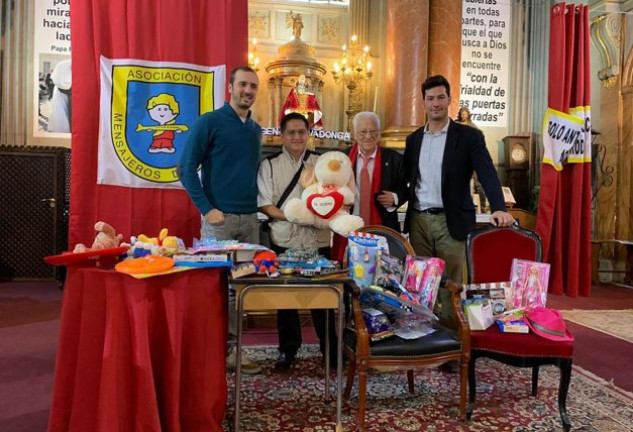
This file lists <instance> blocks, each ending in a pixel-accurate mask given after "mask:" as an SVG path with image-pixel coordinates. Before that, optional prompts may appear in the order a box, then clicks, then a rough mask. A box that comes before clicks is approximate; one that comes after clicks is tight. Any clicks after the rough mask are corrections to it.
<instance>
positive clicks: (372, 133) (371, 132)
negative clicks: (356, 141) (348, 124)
mask: <svg viewBox="0 0 633 432" xmlns="http://www.w3.org/2000/svg"><path fill="white" fill-rule="evenodd" d="M378 132H380V131H377V130H362V131H358V136H373V137H375V136H378Z"/></svg>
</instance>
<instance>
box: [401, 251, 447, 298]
mask: <svg viewBox="0 0 633 432" xmlns="http://www.w3.org/2000/svg"><path fill="white" fill-rule="evenodd" d="M443 272H444V261H443V260H441V259H439V258H423V257H412V256H407V258H406V261H405V273H404V279H403V281H402V282H403V283H402V284H403V285H404V288H405V289H406V290H407V291H408V292H409V293H411V294H412V295H413V296H414V297H416V299H417V300H418V303H419V304H421V305H424V306H426V307H428V308H429V309H431V310H433V305H434V304H435V299H436V297H437V290H438V289H439V287H440V280H441V279H442V273H443Z"/></svg>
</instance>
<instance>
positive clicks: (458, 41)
mask: <svg viewBox="0 0 633 432" xmlns="http://www.w3.org/2000/svg"><path fill="white" fill-rule="evenodd" d="M449 11H450V12H449ZM461 58H462V0H431V1H430V10H429V58H428V69H427V70H428V76H433V75H444V76H445V77H446V79H448V82H449V83H450V84H451V98H452V103H451V106H450V108H449V115H450V116H451V118H455V116H457V111H459V84H460V82H459V80H460V64H461ZM420 84H421V82H420Z"/></svg>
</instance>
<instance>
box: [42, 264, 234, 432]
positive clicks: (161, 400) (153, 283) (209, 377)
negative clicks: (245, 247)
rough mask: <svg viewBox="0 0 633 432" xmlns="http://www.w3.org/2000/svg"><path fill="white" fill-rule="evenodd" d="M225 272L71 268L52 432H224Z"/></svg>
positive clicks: (55, 389) (211, 270)
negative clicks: (135, 274) (138, 274)
mask: <svg viewBox="0 0 633 432" xmlns="http://www.w3.org/2000/svg"><path fill="white" fill-rule="evenodd" d="M226 296H227V278H226V274H225V270H224V269H204V270H192V271H187V272H182V273H177V274H172V275H168V276H159V277H153V278H149V279H144V280H136V279H134V278H132V277H130V276H128V275H124V274H120V273H116V272H115V271H113V270H99V269H96V268H69V269H68V275H67V278H66V285H65V288H64V301H63V307H62V317H61V328H60V335H59V344H58V352H57V364H56V369H55V387H54V391H53V402H52V408H51V416H50V421H49V429H48V430H49V431H50V432H57V431H60V432H61V431H64V432H66V431H78V432H86V431H90V432H125V431H130V432H131V431H145V432H150V431H156V432H159V431H165V432H167V431H169V432H181V431H182V432H197V431H200V432H201V431H205V432H207V431H222V428H221V426H220V424H221V422H222V419H223V417H224V410H225V407H226V397H227V387H226V378H225V344H226V334H227V306H226V304H227V299H226Z"/></svg>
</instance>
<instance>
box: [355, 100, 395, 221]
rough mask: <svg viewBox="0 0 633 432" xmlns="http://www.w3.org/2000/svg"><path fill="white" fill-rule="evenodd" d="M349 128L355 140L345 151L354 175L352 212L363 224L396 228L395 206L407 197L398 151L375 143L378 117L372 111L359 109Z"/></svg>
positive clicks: (377, 139) (377, 141)
mask: <svg viewBox="0 0 633 432" xmlns="http://www.w3.org/2000/svg"><path fill="white" fill-rule="evenodd" d="M353 128H354V130H353V136H354V140H355V141H356V142H355V143H354V145H353V146H352V147H351V148H350V149H349V152H348V154H349V158H350V160H351V161H352V164H353V165H354V173H355V176H356V199H355V201H354V202H355V204H354V208H353V210H352V211H353V214H355V215H357V216H360V217H362V218H363V220H364V221H365V224H366V225H384V226H387V227H389V228H393V229H395V230H396V231H398V232H400V231H401V230H400V223H399V222H398V214H397V212H396V209H397V208H398V207H399V206H401V205H402V204H404V202H405V201H406V200H407V184H406V181H405V179H404V168H403V165H402V163H403V159H402V155H400V153H398V152H396V151H395V150H391V149H387V148H384V147H381V146H380V145H379V144H380V119H379V118H378V116H377V115H376V113H374V112H371V111H363V112H359V113H358V114H356V115H355V116H354V120H353Z"/></svg>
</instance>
